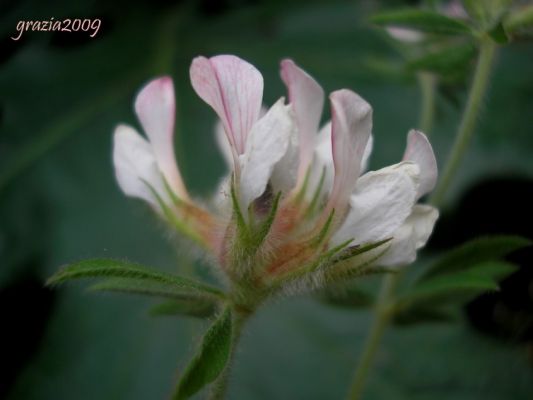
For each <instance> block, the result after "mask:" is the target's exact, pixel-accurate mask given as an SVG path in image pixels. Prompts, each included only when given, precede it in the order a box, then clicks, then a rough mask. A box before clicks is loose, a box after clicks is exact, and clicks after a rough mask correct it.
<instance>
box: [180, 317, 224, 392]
mask: <svg viewBox="0 0 533 400" xmlns="http://www.w3.org/2000/svg"><path fill="white" fill-rule="evenodd" d="M232 318H233V314H232V312H231V308H230V307H229V306H228V307H226V309H225V310H224V311H223V312H222V314H221V315H220V316H219V317H218V319H217V320H216V321H215V322H214V323H213V325H211V326H210V327H209V329H208V330H207V332H206V334H205V336H204V338H203V340H202V344H201V345H200V349H199V350H198V352H197V353H196V355H195V356H194V358H193V359H192V360H191V362H190V363H189V365H188V366H187V369H186V370H185V372H184V373H183V376H182V378H181V380H180V382H179V383H178V387H177V388H176V392H175V393H174V395H173V396H172V399H173V400H183V399H188V398H189V397H191V396H193V395H194V394H195V393H197V392H199V391H200V390H201V389H202V388H203V387H204V386H206V385H208V384H209V383H211V382H213V381H214V380H215V379H216V378H217V377H218V376H219V375H220V373H221V372H222V371H223V370H224V368H225V367H226V364H227V362H228V360H229V356H230V352H231V346H232V343H231V342H232V339H231V336H232V325H233V324H232Z"/></svg>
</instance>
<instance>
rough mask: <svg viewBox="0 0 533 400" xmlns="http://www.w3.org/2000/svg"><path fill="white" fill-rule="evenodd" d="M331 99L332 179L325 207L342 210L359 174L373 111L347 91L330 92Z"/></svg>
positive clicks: (358, 97) (370, 128)
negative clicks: (328, 201)
mask: <svg viewBox="0 0 533 400" xmlns="http://www.w3.org/2000/svg"><path fill="white" fill-rule="evenodd" d="M330 100H331V114H332V118H331V146H332V154H333V164H334V166H335V180H334V182H333V190H332V193H331V196H330V204H329V207H328V208H329V209H331V208H337V209H340V210H342V209H343V208H344V207H345V206H346V203H347V201H348V197H349V196H350V193H351V192H352V190H353V188H354V186H355V183H356V181H357V178H358V177H359V174H360V171H361V161H362V159H363V154H364V151H365V148H366V145H367V143H368V139H369V137H370V132H371V131H372V108H371V107H370V104H368V103H367V102H366V101H365V100H363V98H361V97H360V96H359V95H357V94H355V93H354V92H352V91H350V90H347V89H343V90H338V91H336V92H333V93H332V94H331V95H330ZM337 211H339V210H337Z"/></svg>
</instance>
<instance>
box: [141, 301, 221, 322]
mask: <svg viewBox="0 0 533 400" xmlns="http://www.w3.org/2000/svg"><path fill="white" fill-rule="evenodd" d="M216 309H217V303H216V302H215V301H213V300H212V299H208V298H205V297H197V298H192V297H191V298H184V299H179V300H170V301H166V302H164V303H160V304H158V305H156V306H154V307H152V308H151V309H150V315H151V316H154V317H160V316H175V315H186V316H190V317H198V318H208V317H211V316H212V315H213V314H214V313H215V311H216Z"/></svg>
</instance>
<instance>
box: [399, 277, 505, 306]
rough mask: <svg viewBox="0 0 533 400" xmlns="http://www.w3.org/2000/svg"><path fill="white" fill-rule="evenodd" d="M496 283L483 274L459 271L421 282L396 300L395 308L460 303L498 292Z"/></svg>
mask: <svg viewBox="0 0 533 400" xmlns="http://www.w3.org/2000/svg"><path fill="white" fill-rule="evenodd" d="M498 289H499V286H498V283H497V282H496V281H495V280H494V279H493V278H492V277H490V276H486V275H484V274H480V273H476V272H472V271H469V270H467V271H461V272H456V273H453V274H447V275H442V276H438V277H435V278H433V279H431V280H427V281H422V282H419V283H418V284H416V285H415V286H414V287H412V288H411V289H410V291H409V292H408V293H407V294H405V295H403V296H401V297H400V298H399V299H398V302H397V307H398V308H399V309H400V310H401V309H402V308H406V307H408V306H413V305H414V304H417V305H422V304H423V305H426V306H429V305H432V306H433V305H442V304H451V303H462V302H465V301H468V300H469V299H470V298H472V297H474V296H476V295H478V294H480V293H483V292H487V291H494V290H498Z"/></svg>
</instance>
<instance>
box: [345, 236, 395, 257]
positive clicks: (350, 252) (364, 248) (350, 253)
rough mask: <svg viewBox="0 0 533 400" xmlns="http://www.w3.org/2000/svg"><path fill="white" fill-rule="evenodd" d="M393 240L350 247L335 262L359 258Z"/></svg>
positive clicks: (388, 239)
mask: <svg viewBox="0 0 533 400" xmlns="http://www.w3.org/2000/svg"><path fill="white" fill-rule="evenodd" d="M391 240H392V238H387V239H383V240H380V241H377V242H373V243H366V244H363V245H357V246H351V247H348V248H347V249H346V250H344V251H343V252H342V253H340V254H339V255H338V257H337V258H336V259H335V262H341V261H346V260H349V259H350V258H353V257H356V256H359V255H361V254H364V253H366V252H368V251H370V250H374V249H376V248H378V247H379V246H382V245H384V244H385V243H388V242H390V241H391Z"/></svg>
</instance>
